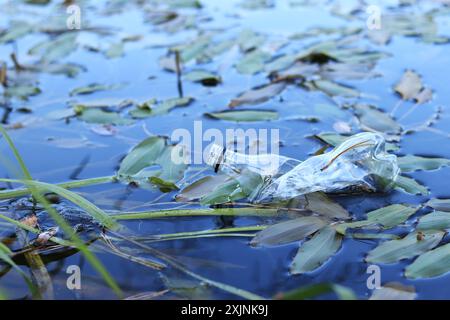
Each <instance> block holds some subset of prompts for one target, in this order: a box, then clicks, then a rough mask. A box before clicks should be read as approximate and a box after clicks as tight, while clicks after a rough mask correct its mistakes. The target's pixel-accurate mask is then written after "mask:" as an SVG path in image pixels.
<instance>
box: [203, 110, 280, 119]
mask: <svg viewBox="0 0 450 320" xmlns="http://www.w3.org/2000/svg"><path fill="white" fill-rule="evenodd" d="M205 115H206V116H208V117H211V118H214V119H221V120H227V121H236V122H240V121H246V122H253V121H270V120H277V119H278V112H276V111H271V110H244V109H240V110H224V111H219V112H208V113H205Z"/></svg>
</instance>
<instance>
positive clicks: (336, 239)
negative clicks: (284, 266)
mask: <svg viewBox="0 0 450 320" xmlns="http://www.w3.org/2000/svg"><path fill="white" fill-rule="evenodd" d="M341 244H342V235H340V234H338V233H337V232H336V230H335V229H334V228H331V227H325V228H323V229H321V230H320V231H319V232H317V233H316V234H315V235H314V236H313V237H312V238H311V239H310V240H308V241H306V242H304V243H303V244H301V245H300V248H299V249H298V252H297V254H296V255H295V257H294V261H293V262H292V264H291V267H290V271H291V273H292V274H302V273H306V272H311V271H314V270H315V269H317V268H318V267H320V266H321V265H322V264H323V263H325V262H326V261H327V260H328V259H329V258H330V257H331V256H332V255H333V254H335V253H336V251H338V250H339V248H340V247H341Z"/></svg>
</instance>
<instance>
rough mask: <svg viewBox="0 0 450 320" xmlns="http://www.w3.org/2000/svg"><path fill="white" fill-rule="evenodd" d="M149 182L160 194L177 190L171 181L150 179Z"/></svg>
mask: <svg viewBox="0 0 450 320" xmlns="http://www.w3.org/2000/svg"><path fill="white" fill-rule="evenodd" d="M149 181H150V182H151V183H152V184H154V185H155V186H157V187H158V188H159V190H161V192H170V191H173V190H179V188H178V187H177V185H176V184H175V183H173V182H171V181H166V180H163V179H161V178H159V177H150V178H149Z"/></svg>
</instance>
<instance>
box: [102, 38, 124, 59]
mask: <svg viewBox="0 0 450 320" xmlns="http://www.w3.org/2000/svg"><path fill="white" fill-rule="evenodd" d="M123 55H124V48H123V43H122V42H117V43H112V44H111V45H110V46H109V48H108V49H107V50H106V51H105V56H106V57H107V58H108V59H114V58H119V57H122V56H123Z"/></svg>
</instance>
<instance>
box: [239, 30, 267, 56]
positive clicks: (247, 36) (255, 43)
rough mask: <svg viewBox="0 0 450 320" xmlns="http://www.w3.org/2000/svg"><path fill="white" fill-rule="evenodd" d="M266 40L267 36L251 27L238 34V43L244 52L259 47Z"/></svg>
mask: <svg viewBox="0 0 450 320" xmlns="http://www.w3.org/2000/svg"><path fill="white" fill-rule="evenodd" d="M265 41H266V36H264V35H262V34H259V33H256V32H254V31H253V30H250V29H244V30H242V31H241V33H240V34H239V36H238V39H237V43H238V44H239V47H240V48H241V50H242V51H243V52H248V51H250V50H252V49H255V48H259V47H260V46H261V45H262V44H263V43H264V42H265Z"/></svg>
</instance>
